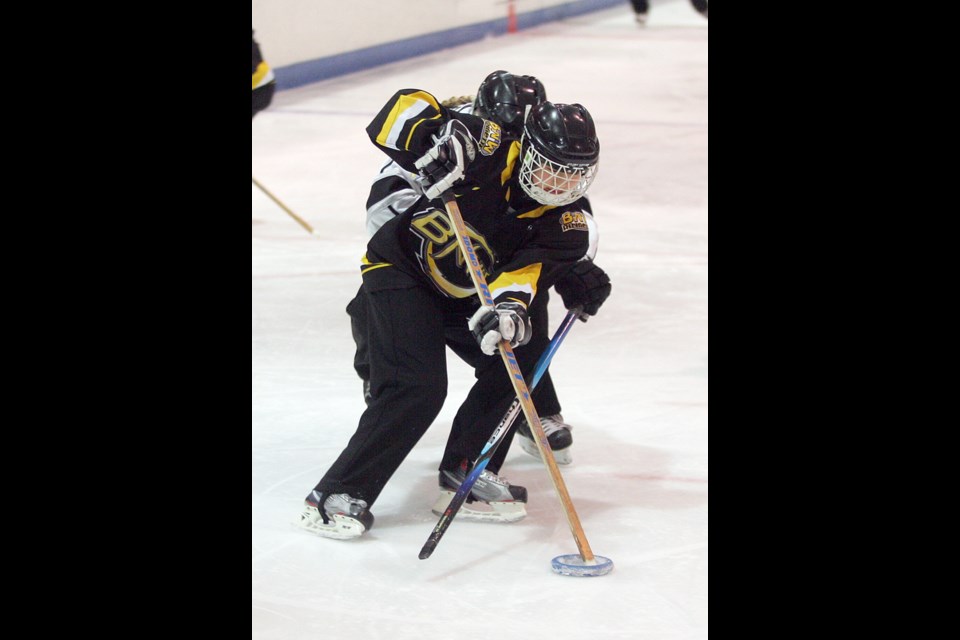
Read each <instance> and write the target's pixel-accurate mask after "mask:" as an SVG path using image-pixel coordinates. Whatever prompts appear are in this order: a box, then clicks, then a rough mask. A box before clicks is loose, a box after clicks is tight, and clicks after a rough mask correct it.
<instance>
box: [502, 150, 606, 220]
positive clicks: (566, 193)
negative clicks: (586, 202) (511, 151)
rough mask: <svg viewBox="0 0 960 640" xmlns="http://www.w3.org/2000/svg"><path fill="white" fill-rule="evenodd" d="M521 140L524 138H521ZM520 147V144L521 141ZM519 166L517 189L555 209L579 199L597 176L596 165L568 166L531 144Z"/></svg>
mask: <svg viewBox="0 0 960 640" xmlns="http://www.w3.org/2000/svg"><path fill="white" fill-rule="evenodd" d="M523 138H524V140H525V139H526V136H524V137H523ZM521 144H523V141H521ZM524 146H525V147H526V151H525V153H524V154H523V161H522V162H521V164H520V176H519V179H520V187H521V188H522V189H523V191H524V192H525V193H526V194H527V195H528V196H530V197H531V198H533V199H534V200H536V201H537V202H539V203H540V204H547V205H552V206H555V207H559V206H563V205H565V204H570V203H571V202H573V201H574V200H577V199H579V198H582V197H583V196H584V195H585V194H586V193H587V189H588V188H589V187H590V183H591V182H593V179H594V177H595V176H596V175H597V163H594V164H592V165H589V166H568V165H563V164H560V163H558V162H554V161H553V160H550V159H549V158H547V157H546V156H544V155H543V154H542V153H540V152H539V151H537V150H536V149H535V148H534V146H533V145H532V144H526V145H524Z"/></svg>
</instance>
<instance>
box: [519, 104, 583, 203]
mask: <svg viewBox="0 0 960 640" xmlns="http://www.w3.org/2000/svg"><path fill="white" fill-rule="evenodd" d="M520 158H521V159H522V162H521V165H520V176H519V177H520V186H521V187H522V188H523V190H524V191H525V192H526V193H527V195H528V196H530V197H531V198H533V199H534V200H536V201H537V202H539V203H541V204H550V205H555V206H560V205H564V204H569V203H571V202H573V201H574V200H576V199H578V198H581V197H583V195H584V194H585V193H586V192H587V188H588V187H589V186H590V183H591V182H593V178H594V176H596V173H597V164H598V162H599V160H600V140H599V139H598V138H597V129H596V126H595V125H594V124H593V118H592V117H591V116H590V112H588V111H587V110H586V108H585V107H584V106H583V105H580V104H561V103H556V104H554V103H552V102H543V103H542V104H538V105H536V106H534V107H533V108H532V109H531V110H530V115H529V116H527V119H526V121H525V122H524V126H523V137H522V139H521V148H520Z"/></svg>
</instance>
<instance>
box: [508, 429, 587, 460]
mask: <svg viewBox="0 0 960 640" xmlns="http://www.w3.org/2000/svg"><path fill="white" fill-rule="evenodd" d="M517 439H518V440H519V441H520V448H521V449H523V450H524V452H526V453H529V454H530V455H532V456H533V457H534V458H536V459H537V460H539V459H540V450H539V449H537V443H536V442H534V441H533V440H531V439H530V438H527V437H524V436H521V435H518V436H517ZM553 459H554V460H556V461H557V464H570V463H571V462H573V455H571V453H570V447H567V448H566V449H560V450H557V451H554V452H553Z"/></svg>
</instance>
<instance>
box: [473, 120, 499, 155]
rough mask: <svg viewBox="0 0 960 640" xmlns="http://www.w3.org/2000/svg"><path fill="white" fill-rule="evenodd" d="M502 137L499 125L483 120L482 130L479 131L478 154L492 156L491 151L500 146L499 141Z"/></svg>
mask: <svg viewBox="0 0 960 640" xmlns="http://www.w3.org/2000/svg"><path fill="white" fill-rule="evenodd" d="M502 139H503V132H502V131H501V130H500V125H498V124H497V123H496V122H493V121H491V120H484V121H483V131H481V132H480V143H479V145H478V146H479V147H480V154H481V155H484V156H492V155H493V152H494V151H496V150H497V149H499V148H500V141H501V140H502Z"/></svg>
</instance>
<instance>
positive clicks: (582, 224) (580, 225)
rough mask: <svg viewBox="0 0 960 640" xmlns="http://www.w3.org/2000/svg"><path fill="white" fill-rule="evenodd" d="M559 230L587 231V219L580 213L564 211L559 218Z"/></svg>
mask: <svg viewBox="0 0 960 640" xmlns="http://www.w3.org/2000/svg"><path fill="white" fill-rule="evenodd" d="M560 228H561V229H563V230H564V231H587V217H586V216H585V215H583V213H582V212H580V211H565V212H564V213H563V215H561V216H560Z"/></svg>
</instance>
